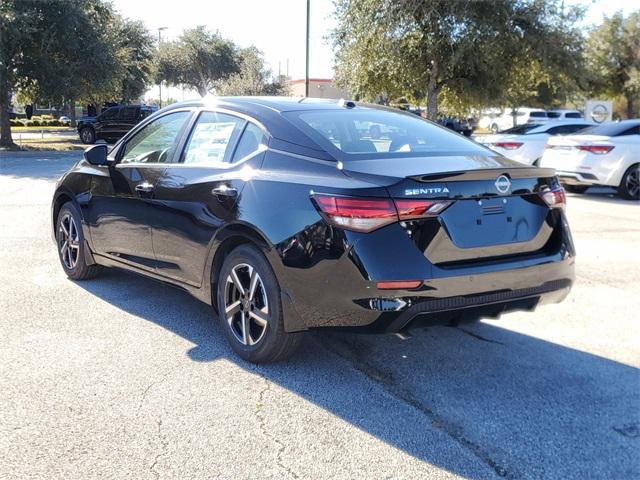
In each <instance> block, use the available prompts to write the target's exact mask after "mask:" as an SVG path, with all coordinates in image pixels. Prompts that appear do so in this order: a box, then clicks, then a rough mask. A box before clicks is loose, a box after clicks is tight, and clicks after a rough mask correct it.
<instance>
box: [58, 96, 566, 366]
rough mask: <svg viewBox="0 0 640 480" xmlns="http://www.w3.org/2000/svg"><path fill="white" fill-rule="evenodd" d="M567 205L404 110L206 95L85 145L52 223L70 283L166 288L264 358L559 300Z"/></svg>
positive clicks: (234, 343) (518, 171) (554, 184)
mask: <svg viewBox="0 0 640 480" xmlns="http://www.w3.org/2000/svg"><path fill="white" fill-rule="evenodd" d="M373 126H378V127H379V129H380V137H379V138H377V139H374V138H373V137H374V136H377V133H376V134H375V135H372V132H371V130H372V128H373ZM374 130H376V129H374ZM387 136H388V137H387ZM564 203H565V196H564V190H563V189H562V187H561V186H560V184H559V182H558V180H557V178H556V177H555V175H554V172H553V170H548V169H547V170H545V169H540V168H532V167H528V166H524V165H521V164H518V163H517V162H514V161H512V160H509V159H506V158H503V157H501V156H499V155H495V154H494V153H493V152H492V151H490V150H489V149H487V148H485V147H483V146H481V145H479V144H477V143H476V142H473V141H471V140H469V139H467V138H465V137H462V136H460V135H456V134H454V133H452V132H451V131H449V130H447V129H445V128H442V127H441V126H439V125H435V124H434V123H432V122H429V121H426V120H424V119H422V118H420V117H418V116H416V115H413V114H410V113H404V112H400V111H398V110H392V109H389V108H384V107H380V106H374V105H362V104H356V103H354V102H350V101H349V102H327V101H326V100H324V99H323V100H316V99H302V100H301V99H297V98H283V97H239V98H233V97H231V98H224V97H219V98H216V99H207V100H196V101H192V102H183V103H176V104H173V105H171V106H169V107H167V108H165V109H163V110H161V111H159V112H157V113H156V114H154V115H153V116H151V117H149V118H147V119H145V120H144V121H143V122H142V123H141V124H140V125H137V126H136V127H134V129H133V130H132V131H130V132H129V133H128V134H127V135H125V137H124V138H122V139H121V140H120V141H119V142H118V143H117V144H116V145H115V146H114V147H113V148H112V149H108V148H107V146H106V145H95V146H93V147H91V148H89V149H87V150H86V151H85V153H84V160H82V161H80V162H78V163H77V164H76V165H75V166H73V167H72V168H71V169H70V170H69V171H68V172H67V173H66V174H65V175H64V176H63V177H62V179H61V180H60V181H59V182H58V184H57V186H56V190H55V193H54V197H53V201H52V211H51V213H52V215H51V218H52V223H53V225H52V227H53V228H52V233H53V234H54V236H55V240H56V247H57V249H58V254H59V258H60V263H61V266H62V268H63V269H64V272H65V273H66V274H67V275H68V276H69V277H70V278H72V279H74V280H84V279H89V278H91V277H94V276H95V275H97V274H98V273H99V272H100V268H101V267H102V266H108V267H118V268H121V269H125V270H129V271H132V272H136V273H140V274H143V275H146V276H148V277H152V278H155V279H158V280H162V281H165V282H167V283H170V284H173V285H175V286H178V287H180V288H182V289H184V290H186V291H188V292H190V293H191V294H192V295H194V296H195V297H197V298H198V299H200V300H202V301H204V302H206V303H208V304H210V305H212V306H213V308H214V309H215V311H216V312H217V316H218V320H219V328H220V329H221V331H222V332H223V334H224V336H225V337H226V338H227V340H228V342H229V343H230V345H231V347H232V349H233V350H234V351H235V352H236V353H237V354H238V355H239V356H240V357H242V358H243V359H245V360H248V361H251V362H262V363H264V362H271V361H276V360H282V359H284V358H287V357H288V356H289V355H291V354H292V353H293V352H294V350H295V349H296V348H297V347H298V346H299V345H300V341H301V338H302V337H301V336H302V333H303V332H304V331H307V330H311V329H316V328H329V327H333V328H338V327H343V328H349V329H351V330H355V331H360V332H402V331H405V330H407V329H410V328H415V327H421V326H427V325H436V324H443V323H444V324H457V323H459V322H465V321H474V320H477V319H479V318H481V317H496V316H499V315H500V314H502V313H504V312H508V311H512V310H533V309H534V308H535V307H536V306H538V305H540V304H544V303H554V302H560V301H561V300H562V299H564V298H565V297H566V295H567V294H568V293H569V290H570V288H571V286H572V284H573V281H574V263H575V250H574V246H573V242H572V240H571V234H570V232H569V227H568V224H567V218H566V216H565V212H564ZM121 288H122V291H123V292H125V293H126V291H127V288H128V285H127V283H126V282H123V284H122V287H121ZM150 301H152V300H151V299H150ZM428 353H429V352H425V355H428Z"/></svg>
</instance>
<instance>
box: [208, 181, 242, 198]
mask: <svg viewBox="0 0 640 480" xmlns="http://www.w3.org/2000/svg"><path fill="white" fill-rule="evenodd" d="M211 193H213V194H214V195H222V196H224V197H235V196H236V195H238V190H237V189H235V188H233V187H230V186H229V185H224V184H223V185H220V186H219V187H215V188H214V189H213V190H211Z"/></svg>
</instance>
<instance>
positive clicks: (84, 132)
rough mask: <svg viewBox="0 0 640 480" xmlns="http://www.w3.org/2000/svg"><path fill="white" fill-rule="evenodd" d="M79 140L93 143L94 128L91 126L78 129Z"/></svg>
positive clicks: (87, 143) (94, 139)
mask: <svg viewBox="0 0 640 480" xmlns="http://www.w3.org/2000/svg"><path fill="white" fill-rule="evenodd" d="M80 140H82V143H84V144H85V145H89V144H92V143H95V141H96V132H95V130H94V129H93V128H91V127H83V128H82V129H81V130H80Z"/></svg>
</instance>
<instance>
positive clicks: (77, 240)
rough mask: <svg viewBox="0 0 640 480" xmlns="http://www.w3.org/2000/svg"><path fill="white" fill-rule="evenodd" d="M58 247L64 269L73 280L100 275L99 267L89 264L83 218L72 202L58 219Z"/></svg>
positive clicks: (64, 207) (66, 204)
mask: <svg viewBox="0 0 640 480" xmlns="http://www.w3.org/2000/svg"><path fill="white" fill-rule="evenodd" d="M56 245H57V246H58V257H59V258H60V263H61V264H62V269H63V270H64V273H66V274H67V276H68V277H69V278H71V279H72V280H89V279H91V278H95V276H96V275H98V274H99V273H100V270H101V267H100V266H99V265H95V264H92V265H89V264H87V261H86V258H87V257H86V252H85V248H87V247H86V243H85V241H84V234H83V233H82V218H81V217H80V212H79V211H78V208H77V207H76V206H75V205H74V204H73V203H72V202H67V203H65V204H64V205H63V206H62V208H61V209H60V212H59V213H58V218H56Z"/></svg>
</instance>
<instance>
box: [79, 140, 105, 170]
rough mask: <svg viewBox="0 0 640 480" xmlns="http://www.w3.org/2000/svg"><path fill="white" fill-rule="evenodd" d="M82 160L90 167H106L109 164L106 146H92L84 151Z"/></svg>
mask: <svg viewBox="0 0 640 480" xmlns="http://www.w3.org/2000/svg"><path fill="white" fill-rule="evenodd" d="M84 159H85V160H86V161H87V162H89V163H90V164H91V165H106V164H107V163H109V161H108V160H107V146H106V145H101V144H98V145H93V146H92V147H89V148H87V149H86V150H85V151H84Z"/></svg>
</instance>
